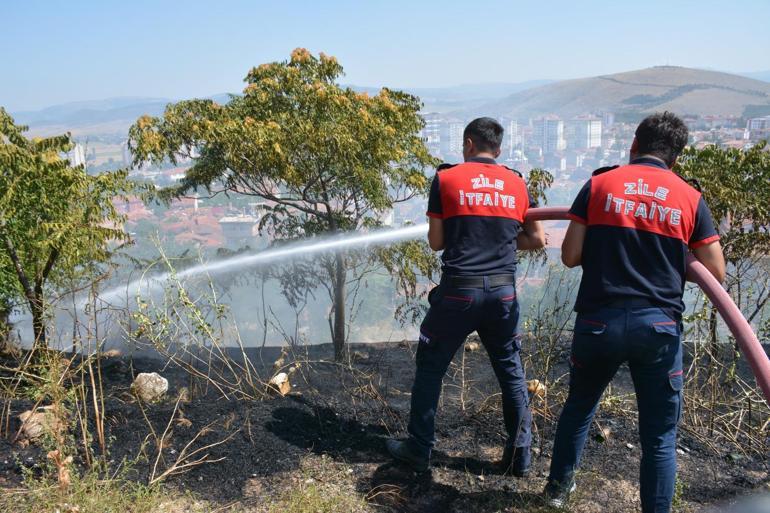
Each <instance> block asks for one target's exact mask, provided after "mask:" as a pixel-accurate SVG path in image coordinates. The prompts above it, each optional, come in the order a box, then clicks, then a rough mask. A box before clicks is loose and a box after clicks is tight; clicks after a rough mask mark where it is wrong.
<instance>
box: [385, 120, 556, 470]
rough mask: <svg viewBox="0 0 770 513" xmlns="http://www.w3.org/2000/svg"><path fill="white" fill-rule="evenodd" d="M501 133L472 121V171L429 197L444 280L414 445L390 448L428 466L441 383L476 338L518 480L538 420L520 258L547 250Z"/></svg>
mask: <svg viewBox="0 0 770 513" xmlns="http://www.w3.org/2000/svg"><path fill="white" fill-rule="evenodd" d="M502 139H503V127H502V126H501V125H500V124H499V123H498V122H497V121H495V120H494V119H491V118H478V119H475V120H473V121H472V122H471V123H470V124H468V126H467V127H466V128H465V131H464V132H463V158H464V161H465V162H464V163H462V164H458V165H448V164H443V165H441V166H439V169H438V172H437V173H436V176H435V177H434V178H433V183H432V186H431V191H430V196H429V199H428V212H427V215H428V218H429V230H428V242H429V244H430V247H431V249H433V250H434V251H441V250H443V254H442V255H441V260H442V276H441V281H440V283H439V285H438V286H437V287H435V288H434V289H433V290H431V292H430V294H429V295H428V302H429V304H430V308H429V310H428V312H427V314H426V316H425V319H424V320H423V322H422V325H421V326H420V338H419V344H418V347H417V356H416V365H417V370H416V375H415V379H414V385H413V386H412V398H411V413H410V420H409V426H408V432H409V438H408V439H406V440H403V441H399V440H393V439H391V440H388V441H387V448H388V451H389V452H390V454H391V455H392V456H393V457H394V458H395V459H397V460H399V461H401V462H403V463H406V464H408V465H409V466H410V467H412V468H413V469H414V470H416V471H425V470H427V469H428V467H429V460H430V454H431V450H432V449H433V446H434V444H435V436H434V420H435V416H436V407H437V405H438V399H439V395H440V393H441V382H442V379H443V377H444V374H445V373H446V370H447V368H448V366H449V363H450V362H451V361H452V358H453V356H454V354H455V353H456V352H457V350H458V349H459V348H460V346H462V345H463V342H464V341H465V339H466V337H467V336H468V335H469V334H471V333H472V332H474V331H476V332H478V334H479V337H480V338H481V342H482V344H483V345H484V348H485V349H486V351H487V353H488V355H489V359H490V361H491V364H492V368H493V369H494V372H495V375H496V376H497V379H498V381H499V383H500V389H501V391H502V404H503V417H504V422H505V428H506V431H507V434H508V439H507V442H506V444H505V447H504V451H503V461H502V465H503V466H504V468H505V469H506V470H508V471H510V472H511V473H513V474H514V475H516V476H518V477H523V476H525V475H526V474H527V472H528V470H529V463H530V444H531V434H530V423H531V414H530V411H529V402H528V400H529V399H528V395H527V386H526V383H525V376H524V369H523V368H522V365H521V360H520V357H519V352H520V349H521V342H520V338H519V337H518V336H517V333H516V329H517V323H518V319H519V306H518V302H517V300H516V287H515V279H514V278H515V271H516V250H517V249H537V248H541V247H543V245H544V243H545V235H544V232H543V229H542V227H541V226H540V223H538V222H533V221H525V217H526V214H527V209H529V207H530V205H532V204H533V203H534V202H533V200H532V198H531V196H530V195H529V193H528V192H527V186H526V184H525V182H524V180H523V179H522V177H521V175H520V174H518V172H516V171H514V170H512V169H509V168H507V167H505V166H502V165H500V164H498V163H497V162H496V161H495V159H496V158H497V157H498V156H499V155H500V145H501V142H502Z"/></svg>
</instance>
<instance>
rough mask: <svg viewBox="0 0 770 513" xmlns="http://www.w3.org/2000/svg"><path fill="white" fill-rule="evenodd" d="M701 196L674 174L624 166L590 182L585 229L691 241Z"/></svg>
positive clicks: (640, 166)
mask: <svg viewBox="0 0 770 513" xmlns="http://www.w3.org/2000/svg"><path fill="white" fill-rule="evenodd" d="M699 200H700V193H699V192H698V191H696V190H695V189H693V188H692V187H690V186H689V185H688V184H687V183H686V182H685V181H684V180H682V179H681V178H680V177H679V176H677V175H676V174H675V173H673V172H671V171H667V170H661V169H658V168H653V167H650V166H643V165H627V166H621V167H618V168H616V169H613V170H611V171H607V172H604V173H601V174H599V175H595V176H594V178H593V179H592V180H591V196H590V199H589V202H588V225H589V226H591V225H606V226H618V227H624V228H631V229H634V230H641V231H645V232H651V233H656V234H658V235H663V236H666V237H674V238H677V239H680V240H681V241H682V242H683V243H684V244H687V242H688V241H689V240H690V236H691V235H692V233H693V230H694V228H695V215H696V212H697V210H698V201H699Z"/></svg>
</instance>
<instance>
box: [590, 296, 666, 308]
mask: <svg viewBox="0 0 770 513" xmlns="http://www.w3.org/2000/svg"><path fill="white" fill-rule="evenodd" d="M602 307H604V308H665V307H662V306H661V305H660V303H655V302H653V301H650V300H649V299H646V298H641V297H629V298H622V299H613V300H612V301H610V302H608V303H602Z"/></svg>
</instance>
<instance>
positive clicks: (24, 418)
mask: <svg viewBox="0 0 770 513" xmlns="http://www.w3.org/2000/svg"><path fill="white" fill-rule="evenodd" d="M53 408H54V407H53V406H41V407H40V408H37V409H36V410H35V411H32V410H27V411H25V412H22V413H20V414H19V420H21V429H20V430H19V436H18V440H19V441H20V442H22V443H29V442H34V441H35V440H37V439H38V438H40V437H41V436H43V435H44V434H49V435H54V434H56V433H58V432H59V431H61V429H62V428H63V426H62V423H61V421H60V420H59V419H58V418H57V417H56V414H55V412H54V410H53Z"/></svg>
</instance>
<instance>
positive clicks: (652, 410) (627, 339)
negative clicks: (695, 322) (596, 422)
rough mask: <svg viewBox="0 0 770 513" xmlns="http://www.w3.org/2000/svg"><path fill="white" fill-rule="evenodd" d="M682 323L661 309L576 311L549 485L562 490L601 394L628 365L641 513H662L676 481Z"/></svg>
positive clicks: (578, 458)
mask: <svg viewBox="0 0 770 513" xmlns="http://www.w3.org/2000/svg"><path fill="white" fill-rule="evenodd" d="M680 336H681V324H680V323H679V322H678V321H674V320H672V319H671V318H670V317H668V316H666V314H665V313H663V311H662V310H660V309H659V308H603V309H600V310H598V311H595V312H591V313H583V314H578V316H577V319H576V321H575V335H574V339H573V342H572V356H571V359H570V363H571V366H570V383H569V395H568V397H567V401H566V403H565V404H564V409H563V410H562V413H561V417H560V418H559V424H558V427H557V428H556V440H555V441H554V448H553V458H552V460H551V472H550V475H549V477H548V480H549V482H552V483H559V484H562V485H565V486H566V485H567V484H568V483H569V482H571V480H572V479H573V477H574V472H575V469H576V468H577V466H578V464H579V463H580V454H581V453H582V451H583V446H584V445H585V441H586V435H587V433H588V428H589V426H590V425H591V419H592V418H593V416H594V413H595V412H596V406H597V404H598V403H599V399H600V398H601V395H602V392H604V389H605V388H606V387H607V384H609V382H610V380H612V378H613V376H614V375H615V373H616V372H617V370H618V367H619V366H620V365H621V364H622V363H623V362H628V366H629V368H630V370H631V377H632V379H633V382H634V388H635V390H636V402H637V407H638V410H639V438H640V442H641V446H642V461H641V469H640V475H639V485H640V492H641V499H642V511H643V512H644V513H648V512H656V513H660V512H668V511H670V508H671V499H672V497H673V495H674V481H675V479H676V430H677V423H678V422H679V418H680V416H681V412H682V397H681V395H682V345H681V342H680Z"/></svg>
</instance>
